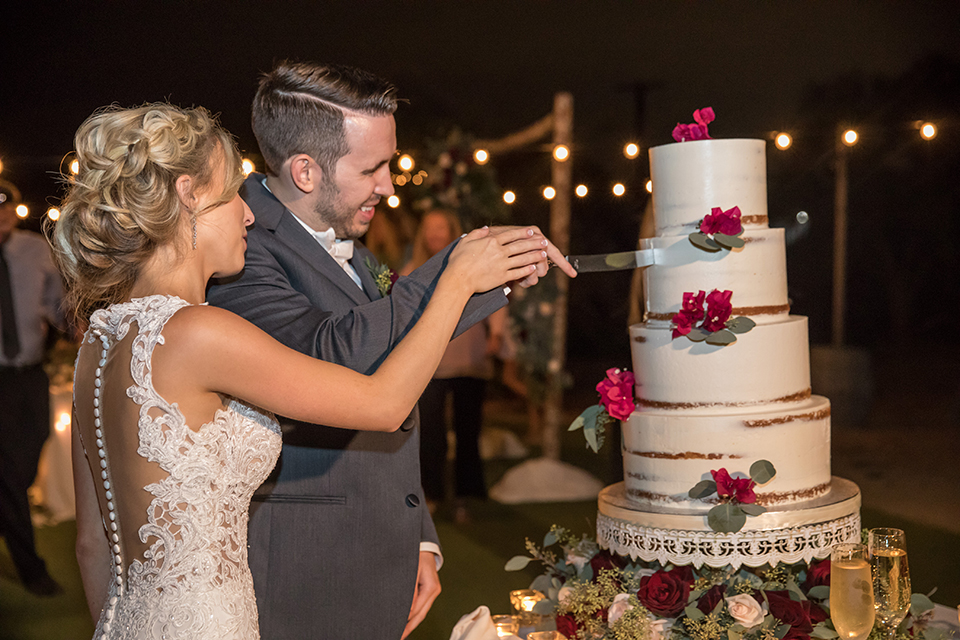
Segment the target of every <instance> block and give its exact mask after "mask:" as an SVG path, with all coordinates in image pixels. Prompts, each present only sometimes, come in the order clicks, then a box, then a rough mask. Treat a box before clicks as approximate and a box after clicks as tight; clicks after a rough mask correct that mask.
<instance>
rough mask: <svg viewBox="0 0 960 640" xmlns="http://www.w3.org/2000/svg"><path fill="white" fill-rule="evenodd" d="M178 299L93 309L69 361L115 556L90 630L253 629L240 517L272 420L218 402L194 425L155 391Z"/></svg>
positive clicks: (165, 633)
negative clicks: (73, 362)
mask: <svg viewBox="0 0 960 640" xmlns="http://www.w3.org/2000/svg"><path fill="white" fill-rule="evenodd" d="M185 306H188V303H187V302H185V301H183V300H181V299H179V298H176V297H170V296H150V297H147V298H138V299H134V300H133V301H131V302H127V303H122V304H117V305H113V306H111V307H110V308H108V309H105V310H100V311H97V312H96V313H94V314H93V316H92V317H91V319H90V328H89V329H88V331H87V333H86V335H85V337H84V341H83V346H82V347H81V349H80V354H79V356H78V357H77V375H76V381H75V385H74V406H75V411H76V416H77V420H76V425H75V426H76V427H77V428H79V429H80V439H81V442H82V444H83V448H84V452H85V454H86V457H87V461H88V463H89V466H90V471H91V473H92V474H93V477H94V481H95V484H96V486H97V497H98V500H99V503H100V513H101V515H102V516H103V521H104V528H105V531H106V534H107V538H108V541H109V545H110V550H111V555H112V561H113V567H112V571H111V576H112V580H111V583H110V587H109V594H108V596H107V602H106V603H105V605H104V609H103V611H102V613H101V616H100V620H99V622H98V624H97V629H96V634H95V636H94V637H95V638H104V639H106V638H111V639H112V638H117V639H121V638H150V639H165V640H175V639H178V638H180V639H187V638H189V639H190V640H203V639H207V638H210V639H213V638H217V639H226V638H230V639H236V640H252V639H255V638H258V637H259V633H258V628H257V605H256V600H255V599H254V593H253V580H252V578H251V575H250V569H249V567H248V565H247V519H248V515H249V514H248V510H249V507H250V498H251V496H252V495H253V491H254V490H255V489H256V488H257V486H259V485H260V483H262V482H263V481H264V480H265V479H266V477H267V475H268V474H269V473H270V471H271V469H272V468H273V466H274V464H275V463H276V460H277V457H278V456H279V454H280V428H279V425H278V424H277V422H276V419H275V418H274V417H273V416H272V415H268V414H264V413H262V412H260V411H258V410H256V409H253V408H251V407H249V406H246V405H244V404H242V403H240V402H238V401H236V400H233V399H227V398H225V399H224V408H223V409H221V410H218V411H217V412H216V415H215V416H214V417H213V419H212V420H210V421H209V422H207V423H206V424H203V425H202V426H200V427H199V428H196V429H191V428H190V427H189V426H188V425H187V424H186V421H185V419H184V416H183V414H182V413H181V411H180V409H179V408H178V406H177V404H176V402H171V401H168V400H166V399H164V398H162V397H160V395H159V394H158V393H157V391H156V390H155V389H154V386H153V377H152V371H151V361H152V358H153V354H154V349H155V348H156V347H157V346H158V345H163V344H164V338H163V335H162V330H163V327H164V325H165V324H166V323H167V321H168V320H169V319H170V318H171V317H173V315H174V314H175V313H176V312H177V311H178V310H180V309H181V308H183V307H185Z"/></svg>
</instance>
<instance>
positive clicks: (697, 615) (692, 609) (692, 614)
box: [683, 604, 706, 620]
mask: <svg viewBox="0 0 960 640" xmlns="http://www.w3.org/2000/svg"><path fill="white" fill-rule="evenodd" d="M683 613H684V615H686V616H687V617H688V618H690V619H691V620H703V619H704V618H705V617H706V616H705V615H703V611H700V609H697V605H695V604H688V605H687V606H686V608H685V609H684V610H683Z"/></svg>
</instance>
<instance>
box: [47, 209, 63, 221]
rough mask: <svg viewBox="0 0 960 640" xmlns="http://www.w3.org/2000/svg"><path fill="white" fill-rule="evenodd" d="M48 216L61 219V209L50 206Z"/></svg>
mask: <svg viewBox="0 0 960 640" xmlns="http://www.w3.org/2000/svg"><path fill="white" fill-rule="evenodd" d="M47 217H48V218H50V219H51V220H53V221H54V222H56V221H57V220H59V219H60V209H57V208H56V207H50V208H49V209H47Z"/></svg>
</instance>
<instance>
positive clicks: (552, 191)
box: [543, 187, 557, 200]
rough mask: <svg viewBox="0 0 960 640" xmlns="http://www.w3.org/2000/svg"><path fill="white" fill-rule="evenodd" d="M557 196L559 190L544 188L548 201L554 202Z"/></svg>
mask: <svg viewBox="0 0 960 640" xmlns="http://www.w3.org/2000/svg"><path fill="white" fill-rule="evenodd" d="M556 196H557V190H556V189H554V188H553V187H544V188H543V197H544V198H546V199H547V200H553V199H554V198H555V197H556Z"/></svg>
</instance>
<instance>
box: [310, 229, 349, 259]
mask: <svg viewBox="0 0 960 640" xmlns="http://www.w3.org/2000/svg"><path fill="white" fill-rule="evenodd" d="M313 237H315V238H316V239H317V242H319V243H320V246H322V247H323V248H324V249H325V250H326V252H327V253H329V254H330V255H331V256H332V257H333V259H334V260H336V261H337V262H338V263H339V264H340V266H343V264H344V263H345V262H346V261H347V260H349V259H350V258H352V257H353V240H337V232H336V231H334V230H333V228H330V229H327V230H326V231H314V232H313Z"/></svg>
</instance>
